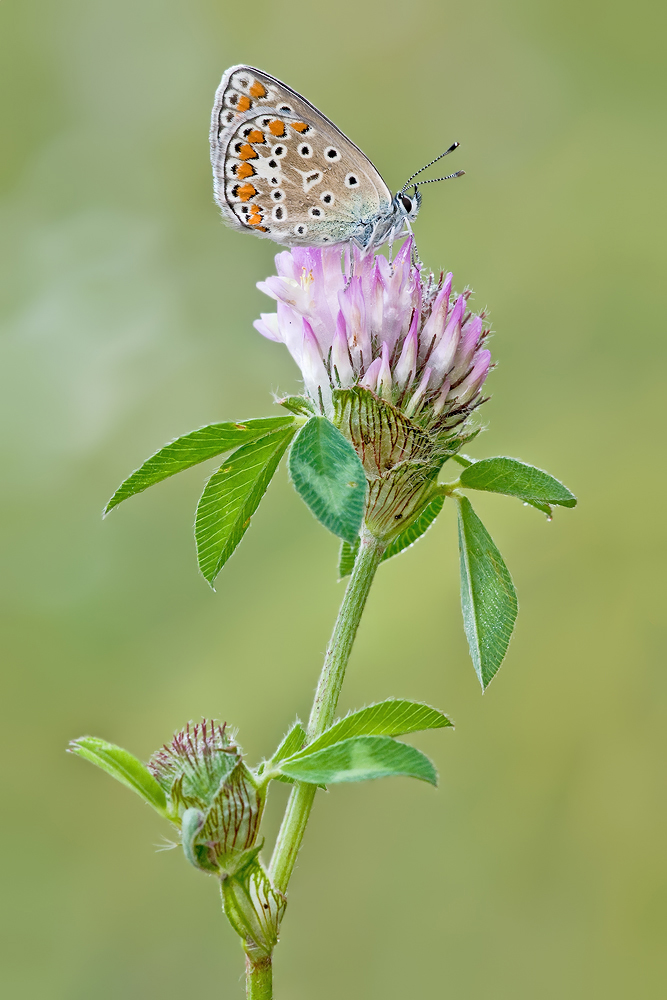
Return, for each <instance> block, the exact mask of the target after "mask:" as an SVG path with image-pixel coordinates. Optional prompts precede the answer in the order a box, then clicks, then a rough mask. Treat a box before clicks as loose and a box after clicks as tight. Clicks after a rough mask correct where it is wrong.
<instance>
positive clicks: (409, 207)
mask: <svg viewBox="0 0 667 1000" xmlns="http://www.w3.org/2000/svg"><path fill="white" fill-rule="evenodd" d="M401 201H402V202H403V208H404V209H405V211H406V212H411V211H412V199H411V198H408V196H407V195H406V194H403V195H401Z"/></svg>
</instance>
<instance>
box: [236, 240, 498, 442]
mask: <svg viewBox="0 0 667 1000" xmlns="http://www.w3.org/2000/svg"><path fill="white" fill-rule="evenodd" d="M413 249H414V246H413V240H412V237H410V238H409V239H408V240H406V241H405V243H404V244H403V246H402V247H401V249H400V251H399V253H398V254H397V256H396V258H395V260H394V261H393V263H390V262H389V261H388V260H387V258H386V257H383V256H381V255H378V256H375V257H374V256H372V255H370V254H368V255H365V256H362V255H361V254H360V253H358V252H357V251H356V250H354V251H352V253H350V251H346V252H345V255H344V257H343V259H342V260H341V252H340V249H336V248H335V247H326V248H323V249H312V248H305V249H294V250H292V251H284V252H283V253H279V254H277V255H276V258H275V260H276V269H277V272H278V273H277V274H276V275H273V276H271V277H269V278H267V279H266V281H262V282H259V283H258V286H257V287H258V288H259V289H260V290H261V291H263V292H265V293H266V294H267V295H269V296H270V297H271V298H273V299H275V300H276V301H277V304H278V305H277V311H276V312H275V313H263V314H262V315H261V318H260V319H259V320H257V321H256V322H255V324H254V325H255V327H256V329H257V330H258V331H259V332H260V333H261V334H262V335H263V336H265V337H267V338H268V339H269V340H275V341H278V342H280V343H284V344H285V345H286V346H287V348H288V350H289V352H290V354H291V355H292V357H293V358H294V360H295V361H296V363H297V365H298V366H299V368H300V369H301V374H302V376H303V382H304V388H305V391H306V393H307V395H308V397H309V398H310V399H311V401H312V402H313V403H314V404H315V406H316V407H317V408H318V409H319V410H320V412H322V413H324V414H325V415H326V416H328V417H330V418H331V417H332V416H333V413H334V405H333V401H332V393H333V392H334V391H335V390H336V389H347V388H351V387H353V386H357V385H358V386H361V387H363V388H366V389H369V390H370V391H371V392H373V393H374V394H375V395H376V396H377V397H379V398H380V399H382V400H385V401H387V402H389V403H391V404H393V405H394V406H395V407H397V408H398V409H399V410H401V411H402V412H403V413H404V414H405V415H406V416H407V417H409V418H410V419H412V420H414V421H416V422H417V423H418V424H419V425H420V426H422V427H425V428H427V429H429V430H430V429H437V430H447V429H451V428H454V427H456V426H457V425H459V424H462V423H464V422H465V420H466V419H467V418H468V416H469V415H470V414H471V413H472V411H473V410H474V409H475V408H476V407H477V406H479V405H480V403H482V402H484V399H483V397H482V387H483V385H484V382H485V380H486V377H487V375H488V373H489V369H490V367H491V353H490V351H489V350H488V349H487V348H486V347H485V343H486V339H487V337H488V333H489V330H488V329H487V328H486V327H485V324H484V320H485V314H484V313H483V312H482V313H480V314H478V315H474V314H473V313H472V312H470V310H469V309H468V305H467V302H468V297H469V294H470V293H469V292H468V291H466V292H463V293H462V294H461V295H458V296H456V297H454V296H453V295H452V275H451V274H446V275H445V274H441V275H440V278H439V279H436V278H435V277H434V276H433V275H432V274H428V275H427V276H424V275H423V274H422V269H421V267H418V266H415V265H413V263H412V257H413ZM341 264H342V265H343V266H341Z"/></svg>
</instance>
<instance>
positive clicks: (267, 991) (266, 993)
mask: <svg viewBox="0 0 667 1000" xmlns="http://www.w3.org/2000/svg"><path fill="white" fill-rule="evenodd" d="M271 963H272V959H271V955H268V956H267V957H266V958H263V959H260V961H259V962H253V961H252V959H250V958H249V957H248V956H247V955H246V960H245V988H246V1000H271V998H272V996H273V967H272V964H271Z"/></svg>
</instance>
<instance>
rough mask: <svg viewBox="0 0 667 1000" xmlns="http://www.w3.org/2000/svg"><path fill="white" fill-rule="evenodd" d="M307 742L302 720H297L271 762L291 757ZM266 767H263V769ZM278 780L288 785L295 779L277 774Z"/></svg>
mask: <svg viewBox="0 0 667 1000" xmlns="http://www.w3.org/2000/svg"><path fill="white" fill-rule="evenodd" d="M305 742H306V731H305V729H304V728H303V726H302V725H301V723H300V722H295V724H294V725H293V726H292V728H291V729H290V731H289V732H288V734H287V736H286V737H285V738H284V740H283V741H282V743H281V744H280V746H279V747H278V749H277V750H276V752H275V753H274V755H273V757H272V758H271V761H270V764H271V765H274V764H278V763H279V762H280V761H281V760H285V759H286V758H287V757H291V756H292V755H293V754H296V753H298V752H299V751H300V750H301V748H302V747H303V745H304V743H305ZM263 769H264V768H262V770H263ZM276 780H277V781H284V782H286V783H287V784H288V785H291V784H292V783H293V781H294V779H293V778H288V777H287V776H286V775H283V774H279V775H277V776H276Z"/></svg>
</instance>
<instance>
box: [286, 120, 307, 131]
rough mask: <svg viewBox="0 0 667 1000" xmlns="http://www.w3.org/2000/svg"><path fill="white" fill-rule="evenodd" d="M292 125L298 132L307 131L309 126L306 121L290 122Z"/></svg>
mask: <svg viewBox="0 0 667 1000" xmlns="http://www.w3.org/2000/svg"><path fill="white" fill-rule="evenodd" d="M290 125H291V126H292V128H293V129H294V130H295V131H296V132H307V131H308V128H309V126H308V125H306V123H305V122H290Z"/></svg>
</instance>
